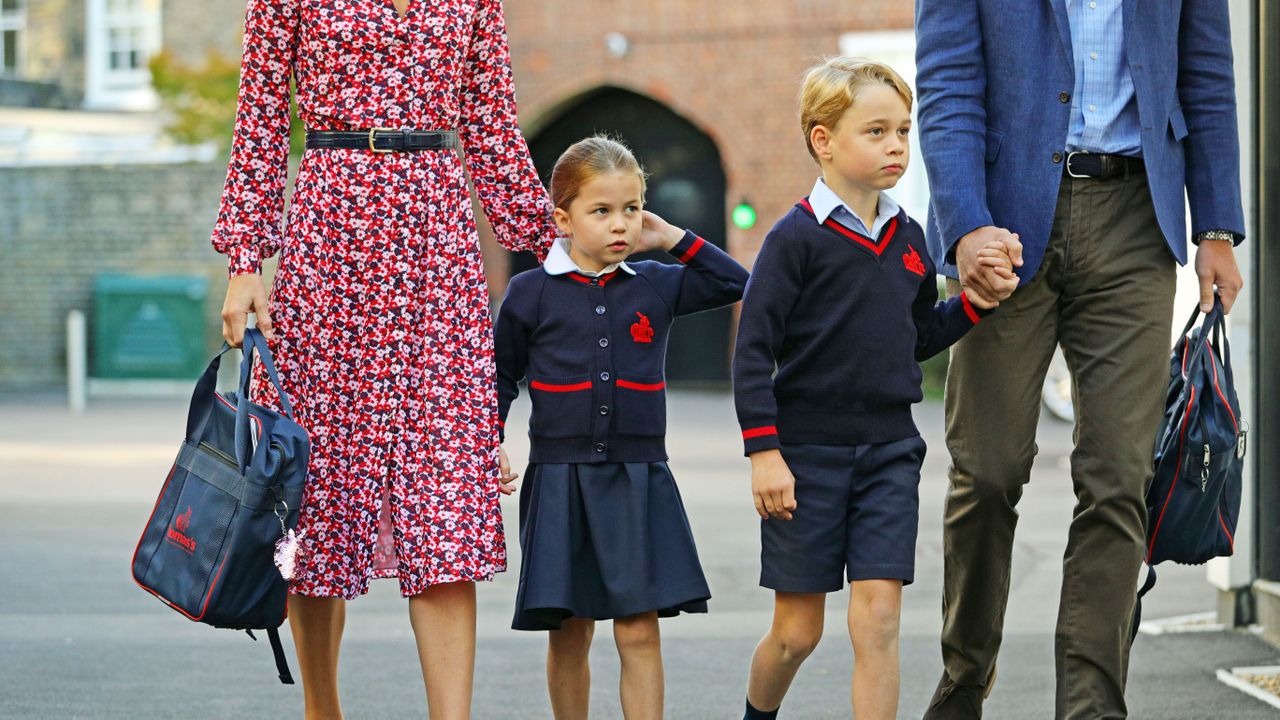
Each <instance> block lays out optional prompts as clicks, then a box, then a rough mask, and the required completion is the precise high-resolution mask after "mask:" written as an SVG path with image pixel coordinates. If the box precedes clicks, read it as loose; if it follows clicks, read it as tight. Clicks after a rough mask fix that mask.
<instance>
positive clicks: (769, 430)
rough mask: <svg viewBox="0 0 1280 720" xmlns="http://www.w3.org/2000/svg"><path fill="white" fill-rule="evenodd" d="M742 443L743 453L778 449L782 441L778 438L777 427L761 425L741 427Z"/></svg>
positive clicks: (748, 453)
mask: <svg viewBox="0 0 1280 720" xmlns="http://www.w3.org/2000/svg"><path fill="white" fill-rule="evenodd" d="M742 445H743V448H744V452H743V454H744V455H750V454H751V453H754V452H760V451H761V450H778V449H781V448H782V442H781V441H780V440H779V439H778V428H777V427H775V426H773V425H761V426H757V427H750V428H743V429H742Z"/></svg>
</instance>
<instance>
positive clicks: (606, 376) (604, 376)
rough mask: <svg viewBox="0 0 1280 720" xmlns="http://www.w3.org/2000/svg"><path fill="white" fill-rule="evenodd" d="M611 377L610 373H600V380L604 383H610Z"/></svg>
mask: <svg viewBox="0 0 1280 720" xmlns="http://www.w3.org/2000/svg"><path fill="white" fill-rule="evenodd" d="M610 377H611V376H610V375H609V373H608V372H602V373H600V379H601V380H603V381H604V382H609V378H610Z"/></svg>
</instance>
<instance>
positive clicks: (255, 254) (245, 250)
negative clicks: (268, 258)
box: [226, 245, 262, 277]
mask: <svg viewBox="0 0 1280 720" xmlns="http://www.w3.org/2000/svg"><path fill="white" fill-rule="evenodd" d="M226 254H227V277H235V276H236V275H247V274H249V273H256V274H259V275H260V274H262V254H261V252H260V251H259V250H258V247H257V246H256V245H233V246H232V247H230V248H228V249H227V253H226Z"/></svg>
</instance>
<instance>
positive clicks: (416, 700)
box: [0, 392, 1280, 720]
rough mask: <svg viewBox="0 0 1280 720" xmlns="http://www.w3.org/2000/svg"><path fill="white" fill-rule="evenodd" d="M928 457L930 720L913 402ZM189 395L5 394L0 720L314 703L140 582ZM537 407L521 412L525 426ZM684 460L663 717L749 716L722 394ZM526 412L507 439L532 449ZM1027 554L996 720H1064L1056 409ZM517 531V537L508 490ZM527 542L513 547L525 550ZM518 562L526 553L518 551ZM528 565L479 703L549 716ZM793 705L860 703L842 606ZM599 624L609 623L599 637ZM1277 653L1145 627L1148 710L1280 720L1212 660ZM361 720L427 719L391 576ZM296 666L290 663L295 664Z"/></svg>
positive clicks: (355, 637) (748, 609) (489, 620)
mask: <svg viewBox="0 0 1280 720" xmlns="http://www.w3.org/2000/svg"><path fill="white" fill-rule="evenodd" d="M918 410H919V411H918V413H917V416H918V418H919V421H920V425H921V428H922V431H923V432H924V435H925V438H926V440H927V441H928V442H929V444H930V446H931V448H932V450H931V453H930V456H929V459H928V461H927V462H926V467H925V473H924V480H923V484H922V488H921V498H922V508H921V537H920V542H919V550H918V554H917V568H918V569H917V577H918V578H919V579H918V581H917V583H916V584H915V585H913V586H911V587H910V588H908V589H907V591H906V597H905V607H904V613H903V644H902V656H903V684H902V694H903V701H902V707H901V712H900V714H899V717H900V718H918V717H919V716H920V713H921V712H922V710H923V707H924V703H925V702H926V700H927V699H928V696H929V693H930V691H931V690H932V688H933V685H934V683H935V681H936V680H937V676H938V673H939V672H940V660H939V651H938V642H937V637H938V632H939V628H940V625H941V621H940V614H939V602H940V601H939V598H940V592H941V590H940V588H941V577H940V574H941V544H942V540H941V514H942V502H943V497H944V492H945V486H946V479H945V467H946V459H945V451H944V450H943V448H942V440H941V416H942V411H941V408H940V407H939V406H938V405H936V404H926V405H923V406H921V407H920V408H919V409H918ZM184 413H185V408H184V406H183V403H180V402H171V401H149V402H139V401H134V402H122V401H109V402H108V401H102V402H99V403H95V404H93V405H91V407H90V410H89V412H88V413H87V414H85V415H83V416H80V417H72V416H70V415H68V414H67V413H66V412H65V410H63V409H62V407H61V406H59V405H58V404H56V403H54V402H42V401H38V400H31V401H26V400H23V401H18V400H10V401H8V402H2V403H0V549H3V552H0V717H2V718H182V719H183V720H193V719H195V718H241V717H244V718H249V717H273V718H287V717H300V716H301V701H300V695H299V692H298V689H297V688H296V687H293V688H287V687H282V686H280V685H278V684H276V683H275V681H274V676H273V673H272V664H271V657H270V652H269V651H268V649H267V647H266V646H265V643H263V644H258V645H255V644H253V643H252V642H250V641H249V640H248V639H247V638H246V637H244V636H243V635H238V634H236V633H233V632H229V631H218V630H213V629H211V628H207V627H204V626H200V625H195V624H193V623H189V622H187V621H185V620H182V619H181V618H179V617H178V616H177V615H176V614H175V613H173V612H171V611H169V610H167V609H165V608H164V607H163V606H162V605H160V603H158V602H157V601H156V600H155V599H153V598H151V597H150V596H149V595H146V594H145V593H143V592H142V591H140V590H138V589H137V588H136V587H135V586H134V584H133V582H132V581H131V580H130V578H129V574H128V565H129V558H130V555H131V553H132V550H133V545H134V543H135V542H136V539H137V533H138V532H139V530H140V529H141V525H142V523H143V522H144V521H145V519H146V516H147V513H148V511H149V509H150V506H151V503H152V502H153V501H154V493H155V492H156V491H157V489H158V487H159V484H160V481H161V479H162V478H163V475H164V472H165V471H166V470H167V469H168V466H169V464H170V463H171V462H172V455H173V453H174V448H176V446H177V443H178V441H179V439H180V434H181V428H182V421H183V418H184ZM524 416H527V408H524V407H517V409H516V411H515V412H513V413H512V417H513V418H519V417H524ZM670 418H671V429H670V446H671V447H670V449H671V454H672V463H671V465H672V468H673V469H674V471H675V473H676V477H677V478H678V479H679V480H680V482H681V489H682V492H683V493H684V498H685V501H686V505H687V507H688V510H689V515H690V519H691V522H692V524H693V527H694V530H695V533H696V534H697V538H698V544H699V548H700V550H701V553H702V559H703V563H704V565H705V567H706V570H707V574H708V576H709V579H710V582H711V588H712V592H713V593H714V594H715V597H714V599H713V600H712V604H711V613H710V614H709V615H705V616H695V617H685V618H677V619H674V620H668V621H664V624H663V633H664V648H665V654H666V661H667V671H668V708H669V711H668V713H667V715H668V717H670V718H677V719H683V718H691V719H692V718H718V719H724V720H728V719H731V718H736V717H740V716H741V712H740V707H741V702H742V697H743V692H744V690H743V688H744V684H745V678H746V669H747V665H748V662H749V660H750V655H751V651H752V648H753V647H754V645H755V643H756V641H757V639H758V638H759V636H760V634H761V633H762V632H763V631H764V629H765V628H766V626H767V625H768V621H769V612H770V609H771V607H770V601H771V597H770V594H769V593H768V592H767V591H765V590H762V589H760V588H759V587H757V585H756V579H757V575H756V573H757V570H758V566H757V553H758V551H759V546H758V540H757V534H756V532H757V531H756V520H755V519H754V514H753V511H752V508H751V505H750V501H749V497H748V494H747V492H746V485H747V477H748V475H747V464H746V461H745V460H744V459H742V457H741V453H740V447H739V444H738V440H737V437H736V431H735V425H734V421H733V414H732V404H731V401H730V399H729V398H728V397H727V396H724V395H720V394H705V393H689V392H685V393H675V394H674V395H673V397H672V398H671V409H670ZM518 425H519V424H518V422H513V426H512V428H511V433H510V434H511V437H512V438H513V440H511V441H509V448H508V449H509V451H510V452H511V455H512V457H513V459H514V458H518V457H522V456H523V454H524V452H525V449H526V448H525V446H523V444H522V443H521V441H520V440H519V438H521V436H522V434H523V429H522V428H521V427H519V426H518ZM1040 448H1041V452H1040V457H1039V459H1038V461H1037V465H1036V469H1035V472H1034V475H1033V478H1032V481H1031V485H1030V486H1029V488H1028V490H1027V493H1026V496H1025V498H1024V500H1023V501H1022V506H1021V507H1022V513H1023V517H1022V521H1021V526H1020V530H1019V539H1018V544H1017V547H1016V548H1015V551H1014V555H1015V560H1014V573H1015V575H1014V582H1013V590H1012V595H1011V598H1010V602H1009V611H1008V613H1009V618H1008V622H1007V625H1006V628H1005V643H1004V650H1003V652H1002V655H1001V663H1000V681H999V685H998V687H997V689H996V693H995V695H994V696H993V697H992V698H991V700H990V701H988V704H987V714H986V716H987V718H989V719H991V720H1010V719H1014V718H1016V719H1018V720H1025V719H1027V718H1048V717H1051V716H1052V693H1053V623H1054V618H1055V614H1056V612H1057V594H1058V587H1059V573H1060V568H1061V557H1062V552H1063V550H1064V548H1065V542H1066V541H1065V537H1066V533H1065V529H1066V526H1067V523H1068V522H1069V520H1070V512H1071V506H1072V501H1073V498H1072V496H1071V489H1070V479H1069V477H1068V475H1067V472H1066V457H1067V454H1068V452H1069V449H1070V428H1069V427H1067V426H1065V425H1062V424H1060V423H1056V422H1053V421H1045V422H1044V423H1042V426H1041V429H1040ZM508 502H509V504H508V505H507V508H508V529H509V534H510V536H511V537H515V533H514V519H515V506H514V501H508ZM513 550H515V548H513ZM516 560H518V558H517V557H513V561H516ZM1203 578H1204V574H1203V570H1201V569H1199V568H1176V569H1171V570H1167V571H1162V573H1161V584H1160V587H1159V589H1158V590H1157V592H1156V594H1155V597H1153V598H1152V599H1151V600H1150V602H1149V603H1148V604H1147V617H1148V618H1155V617H1161V616H1169V615H1176V614H1182V613H1188V612H1196V611H1202V610H1208V609H1211V608H1212V607H1213V603H1214V591H1213V590H1212V589H1211V588H1210V586H1209V585H1207V584H1206V583H1205V582H1204V579H1203ZM514 580H515V577H514V573H508V574H506V575H504V576H501V577H500V579H499V580H498V581H497V582H495V583H492V584H491V585H488V586H484V587H482V588H481V592H480V635H481V641H480V650H479V658H478V670H479V671H478V680H477V690H476V692H477V698H476V705H475V708H476V709H475V717H477V718H480V719H481V720H489V719H491V718H492V719H494V720H504V719H506V718H549V717H550V712H549V710H548V706H547V701H546V696H545V692H544V690H543V676H542V657H543V652H544V640H543V638H542V637H541V636H539V635H533V634H520V633H515V632H513V631H511V630H509V629H508V626H509V621H510V612H511V607H512V602H513V598H514V594H515V592H514ZM844 602H845V597H844V596H843V595H841V594H837V595H833V596H832V598H831V601H830V604H829V611H830V614H831V617H832V619H833V620H832V622H831V623H829V628H828V632H827V635H826V637H825V639H824V640H823V642H822V643H821V644H820V645H819V647H818V650H817V651H816V653H815V654H814V656H813V657H812V658H811V659H810V660H809V662H808V663H806V666H805V667H804V669H803V670H802V671H801V674H800V676H799V678H798V679H797V681H796V684H795V686H794V689H793V690H792V692H791V695H790V696H789V697H788V699H787V702H786V705H785V715H784V717H788V718H806V719H819V718H841V717H848V709H847V708H848V673H849V669H850V666H851V662H852V659H851V652H850V649H849V644H848V641H847V638H846V636H845V630H844V622H843V620H842V618H843V610H844V608H843V603H844ZM603 629H604V628H602V630H603ZM1277 656H1280V651H1277V650H1276V649H1275V648H1273V647H1271V646H1269V645H1266V644H1265V643H1262V642H1261V641H1259V640H1257V639H1256V638H1254V637H1252V636H1250V635H1248V634H1247V633H1239V632H1220V633H1206V634H1195V635H1165V636H1159V637H1145V636H1144V637H1141V638H1140V639H1139V641H1138V644H1137V647H1136V649H1135V651H1134V655H1133V663H1132V671H1131V675H1130V692H1129V698H1130V708H1131V714H1132V716H1133V717H1135V718H1160V719H1161V720H1210V719H1211V720H1219V719H1223V720H1225V719H1228V718H1229V719H1231V720H1253V719H1254V718H1274V717H1278V716H1280V715H1278V714H1277V712H1276V711H1274V710H1272V709H1271V708H1270V707H1268V706H1267V705H1264V704H1263V703H1260V702H1258V701H1257V700H1254V699H1251V698H1249V697H1246V696H1244V695H1242V694H1239V693H1237V692H1236V691H1234V690H1231V689H1229V688H1227V687H1225V686H1223V685H1221V684H1219V683H1218V682H1217V681H1216V680H1215V679H1214V677H1213V672H1214V670H1215V669H1217V668H1224V667H1233V666H1240V665H1260V664H1269V663H1273V662H1275V661H1276V659H1277ZM342 663H343V664H342V683H343V694H344V699H345V703H346V708H347V714H348V717H350V718H390V717H423V716H425V704H424V702H423V696H422V689H421V679H420V675H419V672H418V668H417V657H416V653H415V650H414V646H413V642H412V638H411V635H410V633H409V627H408V621H407V611H406V605H405V603H404V601H403V600H401V599H400V598H399V595H398V593H397V590H396V587H395V584H394V583H393V582H382V583H377V584H375V587H374V590H373V592H372V593H371V594H370V595H369V596H368V597H367V598H363V599H361V600H360V601H358V602H356V603H354V604H353V607H352V608H351V611H350V613H349V619H348V631H347V640H346V643H345V645H344V648H343V660H342ZM593 663H594V666H593V667H594V670H595V679H596V687H595V689H594V695H593V707H594V708H595V713H594V717H600V718H613V717H618V716H619V715H620V714H619V713H618V711H617V709H616V708H617V692H616V678H617V660H616V657H615V656H614V654H613V652H612V643H610V642H609V640H608V635H607V632H602V633H601V634H600V637H599V640H598V641H597V644H596V648H595V650H594V655H593ZM295 667H296V665H295Z"/></svg>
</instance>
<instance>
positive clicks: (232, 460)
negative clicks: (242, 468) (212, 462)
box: [199, 441, 239, 469]
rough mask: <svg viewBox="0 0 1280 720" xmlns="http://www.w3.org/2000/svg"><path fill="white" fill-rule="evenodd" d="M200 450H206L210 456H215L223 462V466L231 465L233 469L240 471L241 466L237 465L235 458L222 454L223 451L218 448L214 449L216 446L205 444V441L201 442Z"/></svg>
mask: <svg viewBox="0 0 1280 720" xmlns="http://www.w3.org/2000/svg"><path fill="white" fill-rule="evenodd" d="M199 448H200V449H201V450H205V451H207V452H208V453H209V454H211V455H213V456H214V457H215V458H217V459H218V460H221V461H222V462H223V464H225V465H230V466H231V467H233V468H236V469H239V466H238V465H237V464H236V459H235V458H233V457H231V456H230V455H228V454H226V453H224V452H222V451H221V450H219V449H218V448H216V447H214V446H212V445H210V444H209V443H207V442H204V441H201V442H200V445H199Z"/></svg>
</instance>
